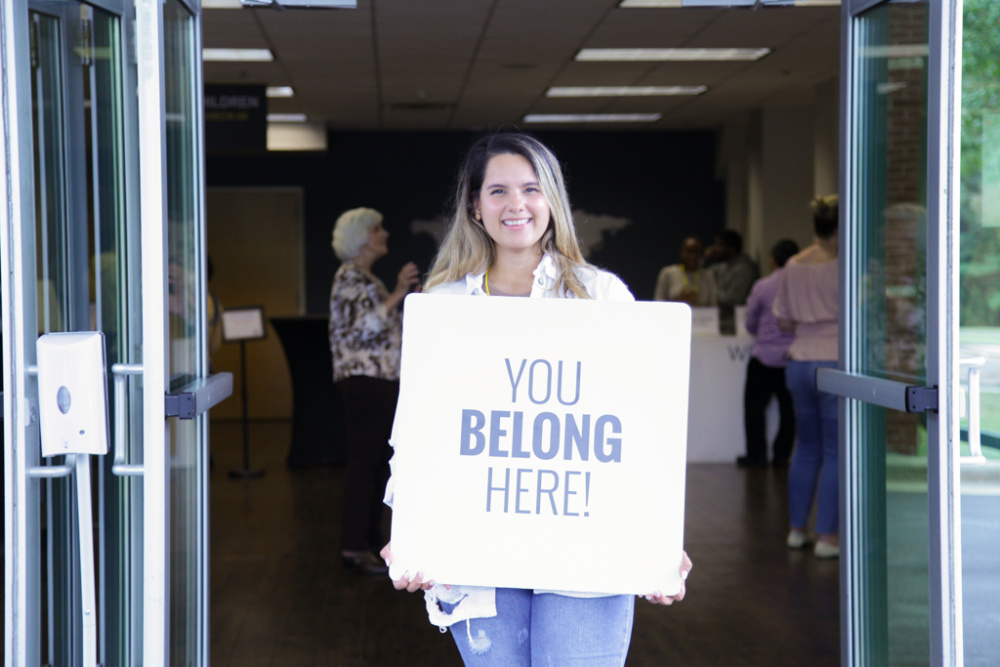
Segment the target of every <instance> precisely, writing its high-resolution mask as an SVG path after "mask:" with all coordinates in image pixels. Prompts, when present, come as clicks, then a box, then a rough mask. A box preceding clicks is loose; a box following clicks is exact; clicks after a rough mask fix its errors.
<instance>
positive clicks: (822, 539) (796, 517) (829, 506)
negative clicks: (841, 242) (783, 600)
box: [774, 195, 840, 558]
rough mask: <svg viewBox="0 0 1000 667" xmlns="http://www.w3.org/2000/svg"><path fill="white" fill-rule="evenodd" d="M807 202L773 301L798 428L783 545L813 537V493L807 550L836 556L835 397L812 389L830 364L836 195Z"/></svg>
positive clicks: (834, 328) (834, 344)
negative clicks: (812, 237) (786, 343)
mask: <svg viewBox="0 0 1000 667" xmlns="http://www.w3.org/2000/svg"><path fill="white" fill-rule="evenodd" d="M812 208H813V225H814V227H815V231H816V241H815V242H814V243H813V244H812V245H810V246H809V247H808V248H806V249H805V250H803V251H802V252H800V253H799V254H797V255H795V257H792V258H791V259H790V260H788V264H786V265H785V270H784V271H783V272H782V275H781V280H780V281H779V283H778V294H777V296H776V297H775V300H774V315H775V317H777V318H778V325H779V326H780V327H781V328H782V329H784V330H785V331H790V332H793V333H794V334H795V338H794V340H793V341H792V345H791V347H789V348H788V356H789V361H788V366H787V368H786V369H785V378H786V380H787V382H788V389H789V391H791V393H792V402H793V403H794V405H795V425H796V430H797V432H798V433H797V435H798V443H797V444H796V445H795V453H794V455H793V456H792V463H791V467H790V468H789V470H788V514H789V519H790V523H791V530H790V531H789V533H788V539H787V543H788V547H789V548H790V549H802V548H804V547H806V546H808V545H809V544H811V543H812V541H813V540H812V538H811V537H810V536H809V533H808V532H807V529H808V526H807V524H808V522H809V514H810V512H811V511H812V505H813V498H816V527H815V530H816V533H817V535H818V537H817V540H816V546H815V549H814V553H815V554H816V556H817V557H819V558H836V557H837V556H839V555H840V539H839V537H838V532H839V531H838V520H839V519H838V502H839V500H838V494H839V486H840V482H839V480H838V469H837V466H838V463H837V455H838V451H837V448H838V446H839V439H838V435H837V397H836V396H834V395H833V394H828V393H826V392H821V391H818V390H817V389H816V369H817V368H823V367H826V368H836V367H837V352H838V341H837V339H838V333H839V330H838V324H837V321H838V320H837V318H838V303H839V298H838V287H837V285H838V283H837V278H838V273H837V271H838V262H837V230H838V220H837V208H838V207H837V195H829V196H827V197H819V198H817V199H815V200H813V204H812ZM817 484H818V486H819V489H818V492H817Z"/></svg>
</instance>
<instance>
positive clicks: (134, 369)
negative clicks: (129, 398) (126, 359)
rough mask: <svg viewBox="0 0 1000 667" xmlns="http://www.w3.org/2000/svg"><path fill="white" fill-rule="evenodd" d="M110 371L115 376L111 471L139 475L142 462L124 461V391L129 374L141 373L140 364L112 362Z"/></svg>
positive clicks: (126, 474) (130, 475) (123, 474)
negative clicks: (113, 456)
mask: <svg viewBox="0 0 1000 667" xmlns="http://www.w3.org/2000/svg"><path fill="white" fill-rule="evenodd" d="M111 373H112V374H113V375H114V376H115V430H114V439H115V445H114V446H115V460H114V462H113V463H112V464H111V472H113V473H114V474H116V475H119V476H121V477H132V476H140V475H142V474H143V472H144V468H143V466H142V464H139V463H126V451H127V448H126V444H127V443H126V436H125V432H126V428H125V392H126V390H127V389H128V378H129V376H130V375H141V374H142V365H141V364H114V365H112V366H111Z"/></svg>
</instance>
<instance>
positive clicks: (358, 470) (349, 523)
mask: <svg viewBox="0 0 1000 667" xmlns="http://www.w3.org/2000/svg"><path fill="white" fill-rule="evenodd" d="M336 386H337V391H338V392H339V393H340V396H341V398H342V400H343V401H344V412H345V415H346V419H347V423H346V427H347V429H346V430H347V468H346V469H345V470H344V501H343V502H344V505H343V509H342V522H341V526H340V549H341V551H364V550H365V549H372V550H374V551H375V552H376V553H377V552H378V550H379V549H381V548H382V547H383V546H384V545H385V540H384V539H383V536H382V513H383V510H384V508H385V505H384V504H383V503H382V498H383V497H384V496H385V484H386V482H388V481H389V459H390V458H391V457H392V448H391V447H390V446H389V435H390V434H391V433H392V420H393V417H394V416H395V414H396V399H397V398H398V397H399V383H398V382H395V381H392V380H379V379H376V378H371V377H367V376H365V375H355V376H353V377H349V378H347V379H344V380H341V381H340V382H338V383H337V385H336Z"/></svg>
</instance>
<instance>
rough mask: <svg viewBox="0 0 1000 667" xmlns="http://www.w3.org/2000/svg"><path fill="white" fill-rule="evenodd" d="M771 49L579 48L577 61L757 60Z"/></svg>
mask: <svg viewBox="0 0 1000 667" xmlns="http://www.w3.org/2000/svg"><path fill="white" fill-rule="evenodd" d="M770 52H771V49H767V48H761V49H580V51H579V52H578V53H577V54H576V60H578V61H605V62H661V61H687V62H690V61H711V60H759V59H761V58H763V57H764V56H766V55H767V54H769V53H770Z"/></svg>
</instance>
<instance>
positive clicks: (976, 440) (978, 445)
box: [958, 357, 986, 465]
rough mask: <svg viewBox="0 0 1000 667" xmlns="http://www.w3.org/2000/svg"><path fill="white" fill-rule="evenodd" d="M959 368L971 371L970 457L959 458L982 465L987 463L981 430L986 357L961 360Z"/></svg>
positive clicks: (967, 462) (965, 461)
mask: <svg viewBox="0 0 1000 667" xmlns="http://www.w3.org/2000/svg"><path fill="white" fill-rule="evenodd" d="M958 365H959V368H963V367H964V368H968V369H969V429H968V430H969V456H959V457H958V460H959V461H961V462H962V463H966V464H977V465H982V464H984V463H986V457H985V456H983V443H982V438H981V431H980V429H979V370H980V369H981V368H982V367H983V366H985V365H986V357H971V358H969V359H960V360H959V362H958Z"/></svg>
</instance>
